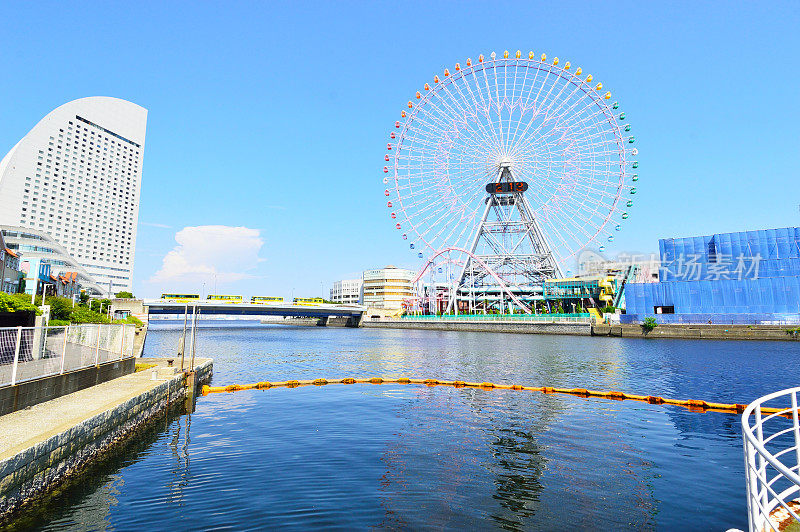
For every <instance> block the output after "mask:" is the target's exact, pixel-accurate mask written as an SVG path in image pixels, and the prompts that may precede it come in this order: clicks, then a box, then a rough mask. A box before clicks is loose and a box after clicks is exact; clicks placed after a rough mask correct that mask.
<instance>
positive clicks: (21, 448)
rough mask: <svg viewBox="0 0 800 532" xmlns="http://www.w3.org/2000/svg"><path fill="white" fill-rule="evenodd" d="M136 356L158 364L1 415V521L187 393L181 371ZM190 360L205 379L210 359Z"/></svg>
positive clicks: (198, 381) (198, 376) (198, 377)
mask: <svg viewBox="0 0 800 532" xmlns="http://www.w3.org/2000/svg"><path fill="white" fill-rule="evenodd" d="M142 361H143V362H147V363H151V364H153V363H155V364H157V367H156V368H151V369H148V370H145V371H140V372H138V373H133V374H130V375H126V376H124V377H120V378H117V379H114V380H111V381H108V382H104V383H102V384H98V385H97V386H92V387H91V388H86V389H84V390H80V391H77V392H75V393H71V394H69V395H65V396H62V397H59V398H57V399H53V400H51V401H47V402H44V403H39V404H37V405H35V406H32V407H31V408H28V409H26V410H22V411H17V412H13V413H11V414H7V415H5V416H1V417H0V524H2V522H3V521H4V520H6V519H7V518H8V517H9V516H10V515H11V514H12V513H13V512H15V511H16V510H18V509H20V508H21V507H23V506H26V505H28V504H30V503H32V502H34V501H35V500H37V499H38V498H40V497H42V496H43V495H46V494H47V493H48V492H49V491H51V490H53V489H55V488H57V487H58V486H59V485H61V484H63V483H64V482H65V481H68V480H70V479H71V478H74V477H77V476H78V475H79V474H80V473H81V472H82V471H83V470H85V468H86V466H88V465H90V464H91V463H92V462H95V461H97V460H99V459H100V458H102V457H103V456H104V455H105V454H106V453H108V452H110V451H111V450H113V449H115V448H118V447H119V446H120V445H122V444H123V443H124V442H126V441H128V440H129V439H130V438H131V436H133V435H134V434H135V433H136V432H137V431H139V430H141V429H143V428H145V427H146V426H147V425H149V424H150V423H152V422H154V421H156V420H157V419H160V418H161V416H162V415H163V414H164V412H165V411H166V410H167V409H168V408H170V406H171V405H175V404H176V403H180V402H182V401H184V400H186V398H187V392H188V390H187V376H186V374H184V373H180V372H177V373H176V368H175V367H170V366H168V363H167V360H166V359H155V358H147V359H142ZM175 362H178V361H177V360H176V361H175ZM195 362H196V365H195V372H196V373H195V375H196V378H195V385H196V386H199V385H201V384H204V383H207V382H209V381H210V379H211V374H212V363H211V359H195ZM154 371H155V374H156V378H155V380H153V372H154Z"/></svg>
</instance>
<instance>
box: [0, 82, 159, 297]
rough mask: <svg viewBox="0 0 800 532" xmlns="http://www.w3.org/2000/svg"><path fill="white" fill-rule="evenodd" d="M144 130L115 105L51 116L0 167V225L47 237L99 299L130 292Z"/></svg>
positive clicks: (84, 103) (127, 106) (90, 102)
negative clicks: (79, 270) (91, 282)
mask: <svg viewBox="0 0 800 532" xmlns="http://www.w3.org/2000/svg"><path fill="white" fill-rule="evenodd" d="M146 126H147V110H146V109H144V108H143V107H140V106H138V105H136V104H134V103H131V102H128V101H125V100H120V99H117V98H110V97H100V96H98V97H91V98H82V99H79V100H74V101H72V102H69V103H66V104H64V105H62V106H60V107H58V108H57V109H55V110H54V111H52V112H51V113H50V114H48V115H47V116H45V117H44V118H43V119H42V120H41V121H40V122H39V123H38V124H36V126H34V128H33V129H31V131H30V132H29V133H28V134H27V135H25V137H23V138H22V140H20V141H19V142H18V143H17V145H16V146H14V147H13V148H12V149H11V151H10V152H9V153H8V154H7V155H6V156H5V157H4V158H3V159H2V161H0V224H2V225H9V226H17V227H21V228H30V229H35V230H37V231H42V232H45V233H47V234H48V235H50V236H51V237H52V238H53V239H54V240H55V241H56V242H58V243H59V244H60V245H61V246H62V247H63V248H64V249H66V250H67V251H68V252H69V254H70V255H71V256H72V257H73V258H74V259H75V261H76V262H77V263H78V264H79V265H80V266H81V267H82V268H83V270H84V271H85V272H87V273H88V274H89V275H90V276H91V277H92V279H93V280H94V281H95V282H96V284H97V285H99V286H101V287H103V289H104V291H105V292H108V291H110V292H112V293H116V292H119V291H122V290H126V291H130V290H132V281H133V266H134V250H135V248H136V226H137V222H138V217H139V194H140V189H141V181H142V160H143V156H144V140H145V130H146ZM74 269H75V268H73V270H74ZM109 289H110V290H109Z"/></svg>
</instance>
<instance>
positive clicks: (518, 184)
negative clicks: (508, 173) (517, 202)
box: [486, 181, 528, 194]
mask: <svg viewBox="0 0 800 532" xmlns="http://www.w3.org/2000/svg"><path fill="white" fill-rule="evenodd" d="M526 190H528V183H526V182H525V181H505V182H502V183H489V184H488V185H486V192H488V193H489V194H513V193H514V192H525V191H526Z"/></svg>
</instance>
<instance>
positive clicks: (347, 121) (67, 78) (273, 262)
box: [0, 1, 800, 296]
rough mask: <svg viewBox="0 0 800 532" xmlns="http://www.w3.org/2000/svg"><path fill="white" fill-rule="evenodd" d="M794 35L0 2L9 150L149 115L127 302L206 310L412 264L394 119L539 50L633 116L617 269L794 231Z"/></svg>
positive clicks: (675, 22)
mask: <svg viewBox="0 0 800 532" xmlns="http://www.w3.org/2000/svg"><path fill="white" fill-rule="evenodd" d="M798 26H800V9H798V8H797V4H796V3H793V2H769V3H738V2H725V3H722V2H720V3H706V2H683V3H678V2H676V3H670V4H669V5H663V4H658V5H656V4H655V3H651V2H619V3H604V2H547V3H541V2H530V1H526V2H497V1H495V2H486V3H477V2H422V3H413V2H329V3H322V2H319V3H317V2H282V3H278V2H260V3H258V2H247V3H245V2H224V3H223V2H219V3H210V2H194V3H180V2H128V3H106V2H102V3H101V2H97V3H92V2H81V3H80V4H71V6H67V7H65V6H64V4H62V3H55V2H52V3H47V2H35V3H22V2H20V3H16V4H11V3H6V4H4V9H3V11H2V16H0V64H1V65H2V68H3V76H2V77H0V119H1V120H2V127H0V152H3V153H5V152H6V151H8V150H9V149H10V148H11V147H12V146H13V145H14V144H15V143H16V142H17V141H18V140H19V138H20V137H22V136H23V135H25V134H26V133H27V131H28V130H29V129H30V128H31V127H33V126H34V125H35V123H36V122H37V121H38V120H39V119H40V118H41V117H43V116H44V115H45V114H47V113H48V112H49V111H50V110H52V109H54V108H55V107H57V106H58V105H60V104H62V103H65V102H67V101H70V100H73V99H76V98H80V97H85V96H97V95H103V96H116V97H120V98H124V99H127V100H130V101H133V102H135V103H137V104H139V105H142V106H144V107H146V108H147V109H148V110H149V117H148V126H147V143H146V150H145V155H144V179H143V185H142V195H141V207H140V214H139V221H140V225H139V232H138V244H137V249H136V269H135V284H134V288H135V290H134V291H135V292H136V293H137V295H144V296H153V295H157V294H158V293H159V292H160V291H162V290H168V289H170V288H171V289H174V290H192V291H195V292H200V290H201V283H202V282H205V283H206V288H205V290H206V292H208V291H209V287H210V286H212V285H213V283H214V278H213V275H212V274H211V273H203V272H204V271H208V272H210V271H214V270H217V271H219V272H220V273H219V274H218V275H217V291H218V292H227V293H241V294H246V295H256V294H262V295H273V294H275V295H284V296H291V295H292V294H294V295H295V296H298V295H318V294H320V292H321V289H322V288H323V287H324V289H325V291H326V293H327V289H328V287H329V285H330V283H331V282H332V281H334V280H336V279H340V278H347V277H352V276H357V275H359V272H360V271H361V270H363V269H365V268H371V267H379V266H383V265H386V264H390V263H391V264H396V265H400V266H406V267H410V268H416V267H417V266H418V259H417V258H416V256H415V255H414V254H413V253H412V252H410V251H409V250H408V248H407V246H406V245H405V243H404V242H403V241H402V240H401V239H400V237H399V235H398V234H397V233H398V232H397V231H396V230H395V229H394V228H393V224H392V223H390V222H391V221H390V220H389V218H388V216H387V212H386V208H385V201H384V197H383V193H382V192H383V188H384V187H383V185H382V183H381V179H382V177H383V174H382V172H381V167H382V166H383V161H382V158H383V154H384V148H385V144H386V136H387V135H388V132H389V131H390V128H391V127H392V125H393V123H394V121H395V120H396V119H398V114H399V112H400V110H401V108H402V106H403V104H404V103H405V102H406V101H407V100H408V99H409V98H411V97H412V96H413V94H414V92H415V91H416V90H418V89H419V88H420V87H421V86H422V84H423V83H424V82H426V81H429V82H430V81H431V80H432V78H433V75H434V74H437V73H441V72H442V71H443V69H444V68H445V67H452V65H453V64H454V63H455V62H457V61H461V62H463V61H464V60H465V58H466V57H468V56H471V57H476V56H477V55H478V54H480V53H484V54H487V55H488V54H489V53H491V52H492V51H493V50H496V51H497V52H498V53H500V52H502V50H504V49H509V50H516V49H518V48H519V49H522V50H523V51H527V50H534V51H536V52H537V53H540V52H546V53H547V54H548V55H551V54H552V55H558V56H559V57H560V58H562V60H570V61H571V62H572V63H573V64H574V65H581V66H583V68H584V70H585V71H587V72H592V73H593V74H594V76H595V78H596V79H598V80H600V81H602V82H603V84H604V86H605V87H607V88H609V89H610V90H612V91H613V93H614V98H615V99H618V100H619V101H620V102H621V104H622V106H623V107H624V109H625V112H626V114H627V117H628V120H629V121H630V123H631V124H633V128H634V131H635V135H636V139H637V145H638V147H639V150H640V155H639V160H640V164H641V166H640V176H641V179H640V181H639V183H640V185H639V186H638V187H637V188H638V191H639V192H638V195H637V206H636V207H635V210H634V211H633V214H632V216H631V218H630V219H629V220H628V222H629V223H627V225H626V226H625V229H624V231H623V232H622V233H620V236H619V237H618V238H617V240H616V241H615V250H618V251H626V252H652V251H656V250H657V240H658V238H663V237H669V236H691V235H697V234H708V233H713V232H726V231H737V230H745V229H761V228H769V227H785V226H796V225H798V224H800V193H799V192H798V191H799V190H800V186H798V162H797V159H798V155H799V154H800V134H798V124H800V99H799V98H798V93H799V91H798V82H797V75H798V72H800V68H799V67H800V59H798V51H800V36H798V31H797V28H798ZM199 226H225V227H222V228H217V229H212V230H211V236H208V235H206V233H204V232H203V231H202V230H200V231H198V230H194V229H191V228H193V227H199ZM236 227H241V228H246V229H243V230H231V229H230V228H236ZM184 228H190V229H188V230H184ZM181 231H182V232H181ZM179 232H180V233H179ZM176 234H178V236H179V239H181V242H182V245H183V246H184V247H185V249H184V248H180V249H178V250H175V248H176V246H178V244H177V242H176ZM228 242H231V243H232V245H233V246H234V247H236V250H235V251H234V252H233V253H226V249H227V248H226V246H225V244H226V243H228ZM189 248H191V250H190V252H187V253H188V254H187V253H184V252H185V251H186V250H187V249H189ZM610 251H612V250H610ZM170 252H173V255H172V258H173V259H174V258H175V254H176V253H177V254H178V255H181V254H184V255H186V256H190V257H193V259H196V260H197V261H200V262H205V264H204V268H199V269H197V271H195V272H194V273H192V274H191V275H188V274H187V275H185V276H180V275H178V273H176V272H175V271H174V268H176V267H179V266H180V261H177V262H176V261H174V260H171V259H170V258H169V257H167V256H168V254H169V253H170ZM165 257H167V263H166V264H167V266H168V268H167V269H169V268H172V269H171V270H169V271H168V272H165V271H164V266H165ZM184 258H185V257H184ZM159 270H161V272H162V273H161V274H160V276H159V275H157V272H159ZM167 274H169V275H167Z"/></svg>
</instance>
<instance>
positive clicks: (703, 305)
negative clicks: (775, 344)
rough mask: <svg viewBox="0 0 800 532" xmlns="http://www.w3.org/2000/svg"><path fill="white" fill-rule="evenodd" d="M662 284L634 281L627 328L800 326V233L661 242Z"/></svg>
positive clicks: (628, 294)
mask: <svg viewBox="0 0 800 532" xmlns="http://www.w3.org/2000/svg"><path fill="white" fill-rule="evenodd" d="M658 247H659V252H660V256H661V264H660V270H659V279H660V280H659V282H658V283H629V284H628V285H627V287H626V288H625V301H626V312H627V314H626V315H625V316H623V322H627V323H635V322H639V321H641V320H643V319H644V318H646V317H655V318H656V321H657V322H659V323H709V322H711V323H746V324H751V323H754V324H755V323H776V322H780V323H800V227H787V228H783V229H766V230H761V231H743V232H739V233H720V234H715V235H709V236H697V237H689V238H668V239H662V240H659V242H658Z"/></svg>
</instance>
